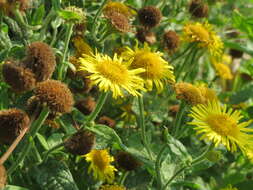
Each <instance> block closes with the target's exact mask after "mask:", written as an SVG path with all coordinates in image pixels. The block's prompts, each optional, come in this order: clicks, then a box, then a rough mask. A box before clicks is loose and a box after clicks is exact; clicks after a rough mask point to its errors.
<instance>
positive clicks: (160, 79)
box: [122, 43, 175, 92]
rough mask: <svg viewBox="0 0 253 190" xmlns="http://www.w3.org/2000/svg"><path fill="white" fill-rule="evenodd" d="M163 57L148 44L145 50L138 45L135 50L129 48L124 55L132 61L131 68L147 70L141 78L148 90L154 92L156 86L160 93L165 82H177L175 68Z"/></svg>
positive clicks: (145, 45)
mask: <svg viewBox="0 0 253 190" xmlns="http://www.w3.org/2000/svg"><path fill="white" fill-rule="evenodd" d="M162 55H163V54H162V53H160V52H152V51H151V49H150V47H149V46H148V45H147V44H146V43H145V44H144V48H138V44H137V45H136V47H135V49H134V50H132V49H130V48H129V47H127V50H126V51H125V52H124V53H122V57H123V58H124V59H125V60H131V61H132V63H131V65H130V68H133V69H139V68H143V69H145V72H143V73H142V74H141V77H142V78H143V79H144V80H145V84H146V86H147V88H148V90H152V89H153V84H154V85H155V86H156V88H157V89H158V92H160V91H162V90H163V88H164V86H163V85H164V83H165V82H170V83H174V82H175V76H174V74H173V67H172V66H171V65H170V64H169V63H168V62H167V61H165V60H164V59H163V58H162Z"/></svg>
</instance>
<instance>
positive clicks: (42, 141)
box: [36, 133, 49, 150]
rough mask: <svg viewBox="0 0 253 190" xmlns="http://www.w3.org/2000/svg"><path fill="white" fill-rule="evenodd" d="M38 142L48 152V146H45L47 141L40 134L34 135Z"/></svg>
mask: <svg viewBox="0 0 253 190" xmlns="http://www.w3.org/2000/svg"><path fill="white" fill-rule="evenodd" d="M36 136H37V138H38V140H39V141H40V144H41V145H42V146H43V147H44V148H45V149H46V150H49V146H48V144H47V141H46V139H45V137H43V136H42V135H41V134H39V133H37V134H36Z"/></svg>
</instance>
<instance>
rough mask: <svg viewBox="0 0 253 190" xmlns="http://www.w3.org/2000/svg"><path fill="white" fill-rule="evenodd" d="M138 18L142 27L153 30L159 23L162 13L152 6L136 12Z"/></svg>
mask: <svg viewBox="0 0 253 190" xmlns="http://www.w3.org/2000/svg"><path fill="white" fill-rule="evenodd" d="M138 18H139V20H140V23H141V24H142V25H143V26H145V27H147V28H153V27H155V26H157V25H158V24H159V23H160V21H161V19H162V13H161V11H160V10H159V9H158V8H156V7H154V6H147V7H144V8H142V9H140V10H139V11H138Z"/></svg>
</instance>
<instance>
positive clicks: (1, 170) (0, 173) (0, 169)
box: [0, 165, 7, 189]
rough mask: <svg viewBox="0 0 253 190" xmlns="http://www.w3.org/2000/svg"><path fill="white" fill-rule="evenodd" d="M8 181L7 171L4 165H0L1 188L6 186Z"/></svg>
mask: <svg viewBox="0 0 253 190" xmlns="http://www.w3.org/2000/svg"><path fill="white" fill-rule="evenodd" d="M6 181H7V172H6V170H5V167H4V166H3V165H0V189H2V188H4V186H5V184H6Z"/></svg>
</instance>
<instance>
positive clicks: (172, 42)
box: [163, 30, 180, 52]
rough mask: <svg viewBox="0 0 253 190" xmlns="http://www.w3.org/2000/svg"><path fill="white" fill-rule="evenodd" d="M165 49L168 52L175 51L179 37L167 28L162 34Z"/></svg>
mask: <svg viewBox="0 0 253 190" xmlns="http://www.w3.org/2000/svg"><path fill="white" fill-rule="evenodd" d="M163 43H164V46H165V49H166V50H167V51H169V52H175V51H176V50H177V48H178V47H179V43H180V38H179V36H178V35H177V33H176V32H174V31H172V30H169V31H167V32H165V34H164V35H163Z"/></svg>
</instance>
